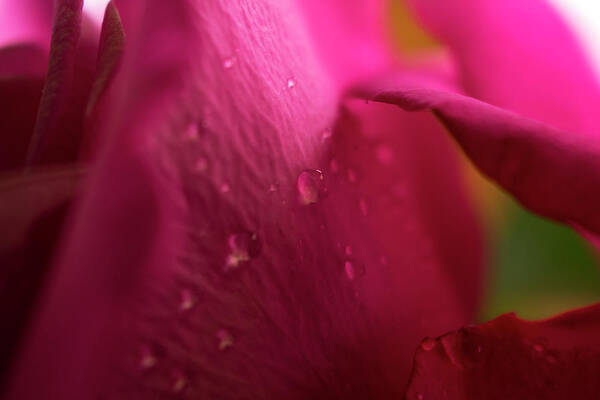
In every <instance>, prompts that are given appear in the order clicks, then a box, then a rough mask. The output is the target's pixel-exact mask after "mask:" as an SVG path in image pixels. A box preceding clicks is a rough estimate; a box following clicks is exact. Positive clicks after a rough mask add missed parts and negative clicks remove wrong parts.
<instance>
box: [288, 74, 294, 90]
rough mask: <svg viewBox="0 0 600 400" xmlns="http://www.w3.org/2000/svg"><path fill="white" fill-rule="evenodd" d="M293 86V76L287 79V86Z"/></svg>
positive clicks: (289, 87) (290, 87)
mask: <svg viewBox="0 0 600 400" xmlns="http://www.w3.org/2000/svg"><path fill="white" fill-rule="evenodd" d="M295 86H296V78H294V77H291V78H289V79H288V80H287V88H288V89H292V88H293V87H295Z"/></svg>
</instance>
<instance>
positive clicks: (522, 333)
mask: <svg viewBox="0 0 600 400" xmlns="http://www.w3.org/2000/svg"><path fill="white" fill-rule="evenodd" d="M599 334H600V307H599V306H597V305H596V306H592V307H588V308H583V309H580V310H575V311H571V312H568V313H565V314H563V315H560V316H558V317H555V318H552V319H548V320H544V321H537V322H529V321H523V320H521V319H519V318H517V317H516V316H515V315H514V314H508V315H503V316H500V317H498V318H497V319H495V320H493V321H490V322H487V323H485V324H481V325H478V326H472V327H467V328H463V329H461V330H458V331H454V332H450V333H447V334H445V335H443V336H441V337H439V338H437V339H425V340H424V341H423V342H422V343H421V348H420V349H419V350H418V351H417V354H416V357H415V364H414V368H413V372H412V377H411V383H410V386H409V388H408V391H407V394H406V399H407V400H413V399H414V400H420V399H429V398H435V399H448V400H459V399H465V400H466V399H475V398H477V399H506V398H510V399H532V398H543V399H557V400H558V399H567V398H577V399H594V398H596V397H597V396H598V392H599V391H600V383H599V382H598V379H597V373H598V368H600V346H599V344H598V335H599Z"/></svg>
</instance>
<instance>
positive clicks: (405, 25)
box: [388, 0, 442, 54]
mask: <svg viewBox="0 0 600 400" xmlns="http://www.w3.org/2000/svg"><path fill="white" fill-rule="evenodd" d="M388 1H389V3H388V4H389V5H388V10H389V14H388V16H389V20H388V21H389V23H388V26H389V28H390V34H391V37H392V40H393V42H394V43H395V44H396V45H397V46H398V47H399V49H400V50H401V51H402V52H403V53H408V54H411V53H418V52H420V51H423V50H436V49H439V48H441V47H442V46H441V45H440V43H438V42H437V41H436V40H435V39H434V38H433V37H432V36H431V35H430V34H428V33H427V32H425V31H424V30H423V29H422V28H421V27H420V26H419V24H418V22H417V21H416V20H415V18H414V16H413V15H412V12H411V11H410V10H409V9H408V7H407V6H406V4H405V2H404V1H402V0H388Z"/></svg>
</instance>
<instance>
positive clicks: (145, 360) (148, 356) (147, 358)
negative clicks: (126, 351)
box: [139, 346, 158, 369]
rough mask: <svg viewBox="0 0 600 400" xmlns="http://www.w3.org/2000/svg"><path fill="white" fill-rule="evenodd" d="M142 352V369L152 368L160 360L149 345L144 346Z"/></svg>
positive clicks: (140, 364)
mask: <svg viewBox="0 0 600 400" xmlns="http://www.w3.org/2000/svg"><path fill="white" fill-rule="evenodd" d="M140 353H141V354H140V362H139V366H140V368H141V369H150V368H152V367H154V366H155V365H156V362H157V361H158V360H157V359H156V356H155V355H154V353H153V352H152V350H150V348H149V347H148V346H143V347H142V350H141V352H140Z"/></svg>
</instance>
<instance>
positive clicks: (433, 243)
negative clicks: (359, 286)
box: [326, 100, 484, 384]
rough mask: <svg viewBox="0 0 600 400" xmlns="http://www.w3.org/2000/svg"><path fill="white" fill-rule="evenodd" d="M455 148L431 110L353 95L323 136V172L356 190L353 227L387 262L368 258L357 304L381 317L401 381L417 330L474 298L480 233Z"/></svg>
mask: <svg viewBox="0 0 600 400" xmlns="http://www.w3.org/2000/svg"><path fill="white" fill-rule="evenodd" d="M456 150H457V149H456V147H455V146H454V145H453V143H452V142H451V141H450V139H449V137H448V136H447V135H446V134H445V132H444V131H443V129H441V127H440V125H439V123H438V122H437V121H436V120H435V118H434V117H433V116H431V115H428V114H415V113H408V112H401V111H400V112H399V111H398V109H397V108H396V107H394V106H391V105H387V104H385V105H384V104H378V103H373V102H371V103H369V104H365V103H364V101H360V100H354V101H348V102H346V104H345V107H344V109H343V110H342V112H341V116H340V121H339V122H338V125H337V127H336V131H335V134H334V136H333V144H332V150H331V154H332V161H331V163H330V164H331V165H332V166H333V168H332V166H329V167H328V168H327V169H326V172H327V173H328V174H329V175H330V176H331V178H330V179H333V180H335V181H336V183H337V184H339V185H341V186H342V188H343V191H342V193H343V194H344V195H345V196H348V197H350V196H351V194H354V195H356V196H357V197H358V200H357V201H358V202H359V204H358V206H359V208H360V211H361V219H362V220H363V221H364V223H365V225H366V226H365V229H364V231H363V232H362V235H363V236H364V237H369V240H370V241H373V242H374V243H376V244H377V246H378V248H379V249H380V252H381V253H380V256H381V257H382V260H383V262H384V263H385V264H386V265H387V267H383V268H382V269H383V270H377V271H373V272H372V269H373V265H370V266H369V267H370V268H369V271H368V272H369V273H371V274H373V275H374V277H373V281H371V282H370V283H369V285H370V291H371V293H372V296H373V298H372V299H370V300H371V302H367V304H368V305H369V306H370V307H372V309H371V310H370V311H371V312H372V313H373V314H374V315H376V316H377V317H376V318H377V319H378V320H379V323H380V324H381V327H382V329H381V330H380V332H379V334H378V336H379V337H380V338H379V340H380V341H383V342H384V343H385V345H383V346H382V349H383V354H382V355H381V358H382V359H386V362H387V368H386V372H385V373H388V374H392V375H393V377H390V379H391V380H395V381H397V382H402V384H403V383H404V382H406V379H407V376H408V370H409V362H408V360H409V359H410V357H411V354H412V352H413V349H414V346H415V344H416V343H418V341H419V340H420V339H421V337H423V336H424V335H430V334H433V332H442V331H444V330H446V329H451V328H453V327H454V326H460V325H462V324H461V323H460V322H459V321H465V323H469V322H471V321H472V320H473V318H474V316H475V313H476V310H477V307H478V304H479V301H478V300H479V299H480V293H481V287H482V283H483V282H482V281H483V280H482V273H483V268H482V267H483V261H484V256H483V251H482V247H483V246H482V234H481V230H480V228H479V226H478V225H477V223H476V221H475V217H474V215H473V210H472V208H471V207H470V202H469V201H468V198H467V196H466V193H465V190H464V182H463V180H462V177H461V174H460V171H459V162H458V154H457V152H456ZM349 193H351V194H349ZM336 200H337V201H339V202H340V203H342V202H344V201H343V200H340V199H336ZM363 240H364V239H363ZM379 262H382V261H379ZM369 278H370V277H366V279H367V280H369ZM378 279H381V281H378ZM440 298H444V301H443V302H440V301H439V299H440ZM382 321H383V322H382ZM457 323H458V325H454V324H457ZM384 327H385V328H384ZM399 332H402V334H399Z"/></svg>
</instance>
